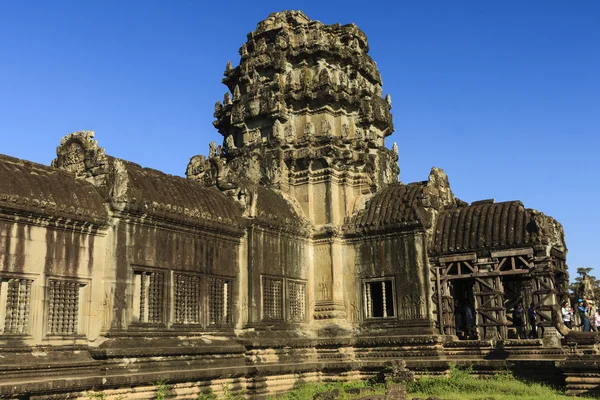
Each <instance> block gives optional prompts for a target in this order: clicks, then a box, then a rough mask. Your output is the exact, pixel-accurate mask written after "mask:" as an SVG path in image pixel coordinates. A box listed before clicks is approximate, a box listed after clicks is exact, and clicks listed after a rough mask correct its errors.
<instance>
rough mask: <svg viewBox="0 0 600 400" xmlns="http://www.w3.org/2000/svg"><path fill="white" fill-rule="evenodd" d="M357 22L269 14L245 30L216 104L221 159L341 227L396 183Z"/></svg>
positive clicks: (384, 119)
mask: <svg viewBox="0 0 600 400" xmlns="http://www.w3.org/2000/svg"><path fill="white" fill-rule="evenodd" d="M368 50H369V47H368V44H367V38H366V36H365V34H364V33H363V32H362V31H361V30H360V29H358V28H357V27H356V26H355V25H353V24H350V25H345V26H340V25H339V24H338V25H324V24H322V23H321V22H319V21H311V20H310V19H309V18H308V17H307V16H306V15H304V14H303V13H302V12H299V11H286V12H281V13H274V14H271V15H270V16H269V17H268V18H267V19H266V20H264V21H262V22H260V23H259V24H258V26H257V28H256V30H255V31H254V32H252V33H250V34H248V41H247V42H246V43H244V44H243V45H242V47H241V49H240V55H241V60H240V65H239V66H237V67H235V68H234V67H232V66H231V64H228V65H227V68H226V71H225V79H224V80H223V83H224V84H225V85H226V86H227V87H228V88H229V91H230V93H231V94H229V93H227V94H226V95H225V99H224V101H223V104H221V103H217V104H216V106H215V117H216V118H217V120H216V121H215V126H216V127H217V128H218V130H219V132H220V133H221V134H222V135H223V137H224V138H225V139H224V145H223V152H224V158H225V159H226V162H227V165H228V166H230V168H231V169H233V170H235V171H236V173H237V175H238V176H240V177H241V178H246V179H248V180H250V181H252V182H254V183H258V184H263V185H268V186H273V187H276V188H279V189H280V190H281V191H282V192H284V193H288V194H289V195H290V196H291V197H292V198H293V199H295V200H296V201H297V202H298V204H299V205H300V207H301V208H302V211H303V212H304V214H305V216H306V217H307V218H308V219H309V220H310V222H311V223H312V224H313V225H314V227H315V228H317V229H318V228H320V227H323V226H324V225H330V224H333V225H341V224H342V223H343V222H344V218H345V217H347V216H348V215H350V214H351V213H352V212H353V210H354V207H355V201H356V200H357V198H358V197H359V196H361V195H364V194H368V193H373V192H375V191H376V190H377V189H379V188H381V187H382V186H383V185H385V184H387V183H390V182H395V181H397V180H398V167H397V155H396V154H395V153H394V152H392V151H390V150H387V149H385V148H384V138H385V137H386V136H388V135H390V134H391V133H392V131H393V126H392V117H391V115H390V108H391V106H390V101H389V97H388V98H387V101H386V99H384V98H382V92H381V76H380V74H379V72H378V70H377V66H376V64H375V62H374V61H373V60H372V59H371V57H369V55H368V54H367V53H368Z"/></svg>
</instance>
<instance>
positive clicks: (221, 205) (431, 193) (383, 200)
mask: <svg viewBox="0 0 600 400" xmlns="http://www.w3.org/2000/svg"><path fill="white" fill-rule="evenodd" d="M368 50H369V48H368V44H367V39H366V36H365V35H364V33H363V32H362V31H360V30H359V29H358V28H357V27H356V26H355V25H353V24H349V25H344V26H341V25H339V24H336V25H324V24H322V23H321V22H319V21H312V20H310V19H309V18H308V17H307V16H306V15H304V14H303V13H302V12H298V11H285V12H281V13H274V14H271V15H270V16H269V17H268V18H267V19H266V20H264V21H262V22H260V23H259V24H258V25H257V28H256V30H255V31H254V32H251V33H250V34H249V35H248V37H247V41H246V42H245V43H243V44H242V46H241V48H240V56H241V57H240V61H239V65H237V66H235V67H234V65H233V64H232V63H230V62H229V63H227V65H226V69H225V78H224V79H223V83H224V84H225V85H226V86H227V88H228V92H227V93H226V94H225V95H224V98H223V102H222V103H221V102H218V103H217V104H215V107H214V116H215V119H216V120H215V122H214V125H215V127H216V128H217V130H218V131H219V133H220V134H221V135H222V136H223V145H222V146H219V145H217V143H215V142H211V143H210V144H209V148H208V155H207V156H204V155H198V156H194V157H192V159H191V160H190V161H189V164H188V166H187V169H186V177H187V179H184V178H181V177H177V176H171V175H168V174H165V173H162V172H160V171H156V170H153V169H148V168H142V167H141V166H139V165H137V164H135V163H132V162H130V161H126V160H121V159H117V158H114V157H111V156H109V155H107V154H106V153H105V150H104V149H103V148H102V147H100V146H99V145H98V143H97V142H96V140H95V138H94V133H93V132H91V131H79V132H74V133H72V134H70V135H67V136H65V138H63V140H62V141H61V143H60V146H59V147H58V148H57V157H56V159H55V160H54V161H53V162H52V167H47V166H41V165H38V164H34V163H30V162H27V161H22V160H17V159H13V158H11V157H8V156H0V358H1V359H2V360H3V362H2V363H0V397H7V396H12V397H14V396H22V397H28V398H36V397H37V398H60V397H61V396H62V397H67V396H70V397H73V396H79V397H80V398H87V397H89V394H90V391H93V390H103V391H105V393H106V395H107V396H114V397H118V396H126V397H127V398H135V397H136V396H137V397H138V398H150V397H153V396H154V395H155V393H156V390H157V387H156V382H158V381H160V380H163V379H166V380H167V381H168V383H167V386H168V388H165V386H164V385H162V386H161V387H162V389H161V390H167V389H168V392H169V394H170V395H173V396H174V397H179V398H196V397H198V395H199V394H200V393H207V392H208V391H209V389H210V390H214V391H215V392H216V393H224V392H228V391H229V392H230V393H236V394H247V395H249V396H256V397H265V396H267V395H269V394H273V393H275V392H281V391H285V390H289V389H291V388H292V387H294V386H295V385H296V384H298V383H301V382H317V381H324V380H331V379H336V380H346V381H348V380H354V379H367V378H371V377H373V376H375V375H376V374H377V373H379V372H381V371H385V369H386V367H389V366H390V365H391V366H394V368H395V373H394V374H395V375H394V377H393V379H392V380H398V381H410V380H411V379H413V377H415V376H416V377H418V376H419V375H423V374H444V373H446V371H447V370H448V368H449V366H450V364H461V363H462V364H465V363H467V362H468V363H474V368H475V370H476V372H477V373H478V374H481V375H486V374H492V373H495V372H498V371H503V370H505V369H507V368H512V369H514V370H516V371H520V373H522V374H528V375H527V376H529V377H532V376H533V375H535V378H537V379H548V380H552V381H554V382H556V381H557V380H560V379H562V375H561V374H562V372H561V371H562V370H564V371H567V373H568V374H569V375H568V377H567V382H568V384H569V385H571V386H570V390H571V392H572V393H580V392H582V391H584V390H592V385H595V384H597V377H596V375H597V374H596V372H590V371H591V370H592V369H594V368H597V364H598V340H597V337H596V336H595V335H594V334H589V333H584V332H576V331H569V330H568V329H566V327H564V325H563V324H562V322H561V321H560V318H557V316H558V314H557V312H556V304H558V303H559V301H560V300H562V299H563V298H565V297H566V296H567V285H568V274H567V267H566V251H567V250H566V245H565V241H564V233H563V230H562V227H561V226H560V224H559V223H558V222H556V221H555V220H554V219H552V218H550V217H547V216H545V215H544V214H542V213H540V212H537V211H535V210H532V209H526V208H525V207H524V206H523V204H522V203H520V202H518V201H515V202H505V203H494V202H493V201H481V202H474V203H473V204H471V205H469V204H467V203H465V202H463V201H461V200H459V199H458V198H456V197H455V196H454V194H453V192H452V191H451V189H450V183H449V179H448V176H447V175H446V174H445V173H444V171H443V170H441V169H439V168H435V167H434V168H433V169H432V170H431V172H430V174H429V177H428V179H427V181H425V182H415V183H408V184H404V183H401V182H399V181H398V176H399V172H400V170H399V167H398V146H397V145H396V144H394V145H393V146H392V148H391V149H387V148H386V147H385V142H384V141H385V138H386V137H387V136H389V135H390V134H391V133H392V131H393V125H392V117H391V114H390V110H391V97H390V96H389V95H387V96H385V98H384V97H383V93H382V90H381V84H382V83H381V77H380V74H379V72H378V70H377V66H376V64H375V62H374V61H373V60H372V59H371V58H370V56H369V55H368ZM584 293H585V290H584ZM518 300H521V301H523V300H525V302H526V303H529V302H535V303H536V304H537V310H538V321H537V323H538V326H539V329H540V330H542V329H543V330H544V335H543V340H542V339H523V338H519V339H512V338H511V335H513V336H514V332H515V328H514V327H512V326H511V323H512V322H513V321H512V319H511V312H512V308H513V307H514V304H515V302H517V301H518ZM467 303H468V304H469V305H470V306H471V307H472V310H471V309H469V310H470V311H472V312H473V313H475V316H474V318H473V319H474V320H473V321H472V323H471V324H470V325H469V326H464V324H463V326H461V318H460V317H461V315H462V314H463V313H465V311H464V310H462V308H464V305H465V304H467ZM461 304H462V308H461V307H460V306H461ZM465 315H466V314H465ZM555 327H556V328H558V331H559V332H560V333H562V334H564V335H565V338H564V339H563V342H562V343H559V342H558V340H557V339H558V333H556V331H555V330H554V328H555ZM511 329H512V331H511ZM464 332H466V333H467V334H466V335H465V334H464ZM465 336H469V337H471V339H472V340H459V337H460V338H464V337H465ZM569 357H571V358H569ZM398 360H403V361H402V362H400V363H399V362H398ZM465 360H468V361H465ZM557 361H558V362H560V363H559V364H555V363H556V362H557ZM403 362H406V364H403ZM557 365H558V366H557ZM594 371H595V370H594ZM590 373H592V374H596V375H589V374H590ZM536 374H537V375H536ZM569 382H570V383H569ZM227 387H228V388H229V389H227ZM395 389H398V390H395ZM392 392H395V393H396V394H394V393H392ZM404 395H405V393H404V392H403V391H402V390H401V387H400V386H398V387H396V386H394V387H392V386H390V388H389V393H388V398H393V397H394V396H396V397H395V398H402V396H404Z"/></svg>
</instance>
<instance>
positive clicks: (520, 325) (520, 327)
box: [513, 300, 525, 339]
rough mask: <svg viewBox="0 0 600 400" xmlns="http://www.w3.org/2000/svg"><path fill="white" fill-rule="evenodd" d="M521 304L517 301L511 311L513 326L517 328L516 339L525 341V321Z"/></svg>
mask: <svg viewBox="0 0 600 400" xmlns="http://www.w3.org/2000/svg"><path fill="white" fill-rule="evenodd" d="M524 313H525V310H523V302H522V301H521V300H519V302H518V303H517V306H516V307H515V309H514V310H513V325H514V326H515V328H517V339H525V319H524V318H523V314H524Z"/></svg>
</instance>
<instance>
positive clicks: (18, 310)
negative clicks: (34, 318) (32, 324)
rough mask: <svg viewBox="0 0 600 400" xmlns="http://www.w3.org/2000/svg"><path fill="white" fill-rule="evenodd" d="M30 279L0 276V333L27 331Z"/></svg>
mask: <svg viewBox="0 0 600 400" xmlns="http://www.w3.org/2000/svg"><path fill="white" fill-rule="evenodd" d="M32 283H33V280H31V279H19V278H0V334H3V335H26V334H28V333H29V314H30V310H31V284H32Z"/></svg>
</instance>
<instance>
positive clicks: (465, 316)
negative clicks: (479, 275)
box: [450, 279, 477, 339]
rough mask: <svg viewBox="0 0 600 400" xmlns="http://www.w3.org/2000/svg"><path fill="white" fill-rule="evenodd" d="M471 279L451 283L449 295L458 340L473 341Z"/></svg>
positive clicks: (472, 284)
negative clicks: (451, 300)
mask: <svg viewBox="0 0 600 400" xmlns="http://www.w3.org/2000/svg"><path fill="white" fill-rule="evenodd" d="M474 284H475V281H474V280H473V279H455V280H452V281H451V285H450V287H451V293H452V299H453V300H454V326H455V329H456V336H458V338H459V339H475V338H476V335H477V332H476V330H475V299H474V297H473V286H474Z"/></svg>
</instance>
